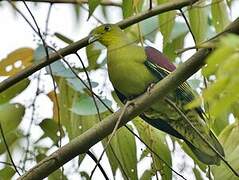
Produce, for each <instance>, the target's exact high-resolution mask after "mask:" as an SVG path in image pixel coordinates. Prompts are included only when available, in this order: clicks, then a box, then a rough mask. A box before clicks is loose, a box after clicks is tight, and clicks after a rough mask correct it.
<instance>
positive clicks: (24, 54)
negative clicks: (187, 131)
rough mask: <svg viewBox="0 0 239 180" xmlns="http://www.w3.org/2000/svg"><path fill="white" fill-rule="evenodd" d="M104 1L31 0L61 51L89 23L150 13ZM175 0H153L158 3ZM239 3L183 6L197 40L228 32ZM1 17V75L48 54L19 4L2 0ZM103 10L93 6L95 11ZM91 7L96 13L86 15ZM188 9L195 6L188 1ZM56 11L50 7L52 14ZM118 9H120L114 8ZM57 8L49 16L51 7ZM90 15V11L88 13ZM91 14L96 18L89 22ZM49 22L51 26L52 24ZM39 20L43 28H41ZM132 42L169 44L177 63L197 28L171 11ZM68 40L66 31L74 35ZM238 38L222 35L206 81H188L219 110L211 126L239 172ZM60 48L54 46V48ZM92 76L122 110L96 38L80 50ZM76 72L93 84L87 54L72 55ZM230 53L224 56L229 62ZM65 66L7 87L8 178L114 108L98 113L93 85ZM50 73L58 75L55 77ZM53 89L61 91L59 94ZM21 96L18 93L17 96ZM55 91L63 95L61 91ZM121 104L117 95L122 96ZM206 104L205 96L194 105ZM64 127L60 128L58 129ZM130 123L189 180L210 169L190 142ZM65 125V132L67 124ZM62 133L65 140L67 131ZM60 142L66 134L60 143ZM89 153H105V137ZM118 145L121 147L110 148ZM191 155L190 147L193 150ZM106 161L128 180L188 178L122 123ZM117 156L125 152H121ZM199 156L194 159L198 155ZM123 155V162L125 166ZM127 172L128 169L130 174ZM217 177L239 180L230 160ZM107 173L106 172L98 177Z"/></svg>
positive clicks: (76, 168)
mask: <svg viewBox="0 0 239 180" xmlns="http://www.w3.org/2000/svg"><path fill="white" fill-rule="evenodd" d="M99 2H100V1H93V0H92V1H89V5H88V4H82V5H71V4H53V5H52V6H51V8H50V11H49V7H50V4H46V3H43V4H42V3H28V6H29V7H30V10H31V12H32V13H33V14H34V17H35V20H36V22H37V24H38V26H39V27H40V29H41V32H42V33H44V32H45V34H43V37H44V38H45V41H46V42H47V44H48V45H50V46H52V47H54V48H55V49H59V48H61V47H64V46H66V45H68V44H69V42H70V40H73V41H76V40H79V39H81V38H83V37H85V36H87V35H88V33H89V32H90V30H91V29H92V28H94V27H96V26H97V25H99V24H100V22H99V19H100V21H103V22H104V23H106V22H107V23H108V22H110V23H116V22H118V21H119V20H121V19H123V18H127V17H129V16H133V15H134V14H137V13H140V12H141V11H144V10H147V9H148V7H149V1H146V0H145V1H140V0H124V1H123V2H117V3H119V4H122V6H121V7H118V6H117V7H115V6H110V7H108V6H105V5H104V6H100V5H99V6H98V3H99ZM166 2H167V0H162V1H160V0H158V1H154V2H153V5H154V6H157V5H160V4H163V3H166ZM14 4H15V5H16V7H17V8H19V10H20V11H21V12H23V13H24V14H25V15H26V17H27V19H29V20H30V22H31V23H32V24H34V22H33V20H32V18H31V16H30V14H29V12H28V11H27V9H26V7H25V6H24V4H23V2H17V3H15V2H14ZM238 4H239V3H238V2H237V1H236V0H235V1H223V0H220V1H219V0H212V1H199V2H198V3H197V4H195V5H194V6H193V8H192V9H191V10H188V8H183V9H182V11H183V12H185V15H186V17H187V19H188V21H189V23H190V28H191V29H192V33H193V35H194V37H195V41H196V43H197V45H200V43H201V42H202V41H204V40H207V39H208V38H210V37H212V36H213V35H215V34H216V33H219V32H221V31H222V30H223V29H224V27H225V26H226V25H228V24H229V23H230V22H231V21H233V20H234V19H235V18H237V17H238V12H237V9H238V6H239V5H238ZM0 5H1V7H0V8H1V14H2V17H6V18H1V19H0V24H2V28H1V33H0V39H1V43H0V44H1V48H0V49H1V50H0V58H1V61H0V78H1V80H3V79H5V78H7V77H8V76H14V75H16V73H17V72H20V71H21V70H22V69H24V68H26V67H27V66H29V65H33V64H34V63H36V62H38V61H39V60H41V58H42V57H43V56H45V51H44V46H43V45H42V41H41V39H40V38H39V37H38V35H37V34H35V33H34V32H33V31H32V29H31V28H30V27H29V25H28V24H27V23H26V21H24V20H23V19H22V17H21V16H19V14H18V13H16V11H15V10H14V9H13V8H12V6H11V3H9V2H6V1H3V2H1V4H0ZM96 7H97V9H96V10H95V8H96ZM88 9H89V13H88ZM189 9H190V8H189ZM49 12H50V13H49ZM112 12H114V13H112ZM48 13H49V14H50V16H49V20H47V19H48V18H47V14H48ZM89 17H90V18H89ZM88 18H89V20H87V19H88ZM46 26H47V27H46ZM34 27H35V26H34ZM125 31H126V32H127V34H128V36H129V37H130V38H131V39H132V41H136V42H138V43H140V41H141V42H144V43H145V44H147V45H152V46H154V47H156V48H157V49H159V50H162V51H163V52H164V53H165V54H166V55H167V56H168V57H169V58H170V59H171V60H172V62H174V63H175V64H180V63H182V62H183V61H184V60H186V59H187V58H188V57H189V56H190V55H191V54H193V53H194V52H195V50H191V51H186V52H185V53H183V54H182V55H181V54H176V53H175V52H176V51H177V50H179V49H182V48H185V47H189V46H193V45H194V41H193V38H192V35H191V33H190V32H189V29H188V27H187V25H186V23H185V19H183V17H182V15H181V14H180V12H179V11H172V12H168V13H164V14H162V15H159V16H155V17H153V18H150V19H148V20H145V21H143V22H141V23H139V24H138V25H134V26H131V27H130V28H127V29H126V30H125ZM66 37H67V38H66ZM238 42H239V41H238V37H237V36H228V37H224V38H223V39H222V40H221V42H220V43H218V44H216V46H217V47H218V49H217V50H216V51H215V52H214V53H213V54H212V55H211V56H210V57H209V58H208V66H207V67H206V68H204V69H203V71H202V72H203V73H202V74H203V75H204V76H205V78H206V79H207V85H208V88H205V84H204V81H203V78H202V75H201V73H197V74H196V75H194V76H193V77H192V78H191V79H190V80H189V83H190V84H191V85H192V87H193V88H194V89H195V90H197V91H198V92H200V93H201V92H202V99H203V100H204V101H203V102H204V108H205V110H206V112H207V113H208V114H209V115H210V116H211V120H210V122H208V123H209V125H210V126H211V127H212V128H213V130H214V131H215V133H216V134H217V135H219V137H220V140H221V142H222V143H223V145H224V148H225V151H226V159H227V160H228V161H229V163H231V165H232V166H233V167H234V168H235V169H237V170H238V169H239V160H238V158H237V154H238V147H239V146H238V142H237V141H236V139H238V138H235V137H238V135H239V131H238V108H237V104H238V95H237V94H238V93H237V92H238V86H237V84H238V77H237V74H238V66H239V63H238V47H239V44H238ZM49 51H52V50H49ZM78 53H79V55H80V57H81V59H82V61H83V63H84V64H85V66H86V70H87V71H88V73H89V77H90V79H91V85H92V87H93V90H94V92H95V93H96V94H98V95H99V96H100V97H101V98H102V99H103V100H104V102H105V103H106V104H107V105H109V106H112V107H113V109H114V110H116V109H117V108H118V107H119V106H120V104H119V103H118V104H117V103H116V102H118V100H117V98H115V94H114V92H111V91H112V87H111V85H110V82H109V80H108V77H107V69H106V65H105V50H104V49H103V47H102V46H100V45H99V44H92V45H89V46H87V47H86V48H83V49H81V50H79V51H78ZM65 59H66V60H67V62H69V64H70V65H71V67H72V69H73V70H74V71H75V72H76V73H77V74H79V77H80V78H82V79H83V80H84V82H85V83H86V84H88V85H89V83H88V81H87V76H86V74H85V72H84V68H83V66H82V63H81V61H80V59H79V58H78V57H77V56H76V55H75V54H72V55H70V56H67V57H65ZM225 59H226V60H225ZM72 69H69V67H68V66H67V64H66V63H64V62H63V61H58V62H56V63H54V64H52V65H51V68H49V67H47V68H45V69H43V70H41V71H40V72H37V73H35V74H34V75H32V76H31V77H29V79H25V80H23V81H21V82H20V83H18V84H16V85H15V86H14V87H11V88H9V89H8V90H6V91H4V92H2V93H1V94H0V122H1V129H2V131H3V133H1V134H3V135H4V137H5V139H6V142H7V143H4V141H3V138H2V136H1V140H0V153H1V156H0V160H1V164H0V168H1V170H0V179H1V178H3V179H10V178H12V177H13V178H16V177H18V175H17V173H15V169H14V168H13V167H12V166H11V165H12V162H11V160H10V159H9V153H8V152H7V149H6V144H7V146H8V148H9V152H10V154H11V157H12V159H13V161H14V164H16V166H17V169H18V171H19V172H20V174H22V173H23V172H25V170H27V169H29V168H30V167H32V166H33V165H34V164H35V163H36V162H39V160H41V159H43V158H44V157H45V156H46V155H49V154H50V153H52V152H54V150H56V149H57V148H58V147H59V146H62V145H63V144H65V143H67V142H69V141H70V140H72V139H73V138H74V137H76V136H78V135H80V134H81V133H82V132H84V131H85V130H86V129H88V128H90V127H91V126H92V125H93V124H95V123H97V122H98V121H99V115H100V119H103V118H104V117H105V116H107V115H108V114H110V112H108V111H107V110H106V108H105V107H104V106H103V105H102V104H101V103H100V102H98V101H97V100H96V101H97V103H96V104H97V107H98V110H99V112H100V114H98V113H97V108H96V107H95V103H94V99H92V97H91V92H90V91H89V90H87V89H86V88H85V87H84V84H83V83H82V82H81V81H80V80H79V78H78V77H76V75H75V74H74V73H72V71H71V70H72ZM52 77H53V78H54V81H55V82H56V84H55V85H53V83H52ZM54 90H55V91H54ZM19 94H20V95H19ZM56 94H57V98H56ZM115 101H116V102H115ZM199 103H201V101H200V99H197V100H196V101H195V102H193V103H192V104H190V105H189V106H190V107H192V106H195V105H197V104H199ZM60 126H61V128H60ZM129 127H130V128H132V129H133V130H134V132H136V133H137V134H139V136H140V137H141V138H142V139H143V140H144V141H145V142H146V143H147V144H148V145H149V146H150V147H151V148H152V149H153V150H154V151H156V153H157V154H158V155H159V156H160V157H161V158H162V159H163V160H164V161H165V162H166V163H167V164H168V165H169V166H170V167H171V168H173V169H174V170H176V171H177V172H179V173H180V174H182V175H183V176H184V177H186V178H187V179H193V178H195V179H205V178H207V177H206V173H207V170H206V167H205V166H204V165H202V164H201V163H200V162H198V161H197V160H196V159H195V158H194V157H193V155H192V154H191V152H190V150H189V149H188V148H187V147H186V146H185V144H184V143H183V142H181V141H179V140H177V139H175V138H172V137H169V136H168V135H165V134H164V133H162V132H159V131H157V130H155V129H154V128H152V127H150V126H149V125H147V124H145V123H143V122H142V121H141V120H140V119H135V120H134V121H133V122H131V123H129ZM60 129H61V130H60ZM59 137H60V138H59ZM59 139H61V140H59ZM102 144H103V146H102V145H101V144H98V145H96V146H95V147H93V148H92V149H91V151H92V152H93V153H94V154H95V155H96V157H99V156H100V154H101V152H102V149H103V148H102V147H104V146H105V145H106V140H105V141H103V142H102ZM112 150H113V152H112ZM185 153H186V154H185ZM106 155H107V156H104V157H103V160H102V161H101V164H102V166H103V167H104V169H105V171H106V172H107V175H108V176H109V177H110V179H112V178H116V179H121V178H125V179H126V176H127V177H130V178H131V179H149V178H151V177H153V178H154V179H157V178H160V177H161V178H162V179H172V178H173V179H180V177H178V176H177V175H176V174H173V173H172V170H171V169H170V168H168V166H166V165H165V162H163V161H162V160H160V159H159V158H158V157H157V156H156V155H155V154H154V153H152V152H150V151H149V149H148V148H146V147H145V146H144V145H143V144H142V143H140V142H139V140H137V139H136V138H135V137H134V136H133V135H132V134H131V133H130V132H129V131H128V130H127V129H126V128H121V129H120V130H119V131H118V132H117V134H116V136H115V137H114V138H113V140H112V141H111V147H110V148H108V149H107V151H106ZM115 155H116V157H117V158H115ZM191 159H192V160H191ZM119 162H120V163H119ZM94 166H95V163H94V162H93V161H92V160H91V159H90V158H89V157H88V156H87V155H80V156H79V157H78V158H75V159H74V160H72V161H71V162H70V163H68V164H67V165H65V166H64V171H63V169H59V170H57V171H56V172H55V173H53V174H52V175H50V176H49V177H48V179H59V177H61V178H62V179H66V178H68V179H71V178H78V179H80V177H82V178H83V177H84V178H86V179H87V178H89V176H90V175H91V171H92V169H93V167H94ZM125 174H126V175H125ZM212 176H213V178H215V179H237V178H236V177H235V176H234V175H233V174H232V172H231V171H230V170H228V168H227V167H226V166H225V165H223V164H222V165H221V166H219V167H212ZM96 177H102V175H101V172H100V171H99V170H97V171H96V173H95V174H94V175H93V178H96Z"/></svg>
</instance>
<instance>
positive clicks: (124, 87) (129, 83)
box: [108, 58, 156, 97]
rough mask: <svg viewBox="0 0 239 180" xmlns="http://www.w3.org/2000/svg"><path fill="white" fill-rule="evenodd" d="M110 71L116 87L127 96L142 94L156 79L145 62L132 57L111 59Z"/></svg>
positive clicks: (111, 79) (112, 81)
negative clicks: (134, 59)
mask: <svg viewBox="0 0 239 180" xmlns="http://www.w3.org/2000/svg"><path fill="white" fill-rule="evenodd" d="M123 59H124V58H123ZM108 72H109V78H110V81H111V83H112V84H113V86H114V88H116V89H117V90H118V91H120V92H121V93H122V94H123V95H125V96H126V97H130V96H137V95H140V94H142V93H143V92H145V90H146V89H147V87H148V86H149V85H150V84H151V83H152V82H155V81H156V78H155V77H154V76H153V75H152V74H151V73H150V71H149V70H148V69H147V67H146V66H145V65H144V64H143V63H140V62H137V61H133V60H132V59H128V60H125V59H124V60H118V61H117V60H116V61H110V62H109V63H108Z"/></svg>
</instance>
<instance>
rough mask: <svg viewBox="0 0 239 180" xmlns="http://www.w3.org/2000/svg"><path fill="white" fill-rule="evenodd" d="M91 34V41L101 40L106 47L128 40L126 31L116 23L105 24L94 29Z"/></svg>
mask: <svg viewBox="0 0 239 180" xmlns="http://www.w3.org/2000/svg"><path fill="white" fill-rule="evenodd" d="M89 36H90V37H89V43H92V42H94V41H99V42H100V43H101V44H103V45H104V46H106V47H108V46H110V45H114V44H116V43H120V42H122V41H127V38H126V37H125V34H124V32H123V31H122V30H121V29H120V27H119V26H117V25H115V24H103V25H101V26H99V27H97V28H95V29H93V30H92V31H91V32H90V35H89Z"/></svg>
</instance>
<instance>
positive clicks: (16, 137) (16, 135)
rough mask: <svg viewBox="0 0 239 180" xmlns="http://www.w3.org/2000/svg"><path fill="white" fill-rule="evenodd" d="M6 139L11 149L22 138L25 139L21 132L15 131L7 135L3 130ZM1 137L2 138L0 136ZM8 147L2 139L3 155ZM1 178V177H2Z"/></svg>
mask: <svg viewBox="0 0 239 180" xmlns="http://www.w3.org/2000/svg"><path fill="white" fill-rule="evenodd" d="M3 133H4V137H5V139H6V142H7V145H8V147H11V145H13V144H14V143H15V142H16V141H17V140H19V139H20V138H21V137H23V134H22V132H21V131H19V130H13V131H11V132H9V133H6V132H5V130H4V129H3ZM0 137H1V136H0ZM6 150H7V149H6V145H5V143H4V141H2V138H0V154H3V153H5V152H6ZM0 177H1V176H0Z"/></svg>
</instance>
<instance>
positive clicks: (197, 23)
mask: <svg viewBox="0 0 239 180" xmlns="http://www.w3.org/2000/svg"><path fill="white" fill-rule="evenodd" d="M205 3H206V2H201V3H200V6H204V5H205ZM196 5H197V4H196ZM196 5H195V6H196ZM188 12H189V22H190V26H191V29H192V32H193V34H194V36H195V38H196V42H197V44H198V43H200V42H202V41H204V40H205V39H206V38H207V31H208V29H209V25H208V21H207V20H208V11H207V9H206V8H204V7H194V6H192V8H189V11H188Z"/></svg>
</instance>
